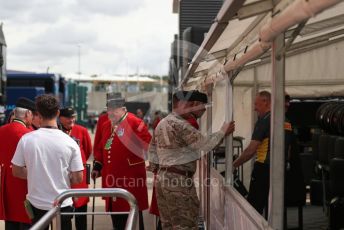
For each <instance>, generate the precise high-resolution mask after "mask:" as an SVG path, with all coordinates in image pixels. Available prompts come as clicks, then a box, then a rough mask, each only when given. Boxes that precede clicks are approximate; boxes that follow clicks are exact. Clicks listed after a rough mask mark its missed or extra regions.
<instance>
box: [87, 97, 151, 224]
mask: <svg viewBox="0 0 344 230" xmlns="http://www.w3.org/2000/svg"><path fill="white" fill-rule="evenodd" d="M124 103H125V100H124V98H121V97H120V96H119V95H118V94H117V95H112V96H111V97H108V100H107V112H108V116H109V119H110V120H109V121H107V122H105V123H104V124H103V126H102V128H101V130H100V131H101V132H102V133H101V136H102V139H101V140H100V144H99V146H101V147H102V149H101V151H96V150H95V151H94V158H95V164H94V167H93V172H92V176H93V177H97V176H99V175H100V173H101V176H102V186H103V188H123V189H126V190H128V191H129V192H130V193H132V194H133V195H134V196H135V198H136V200H137V202H138V205H139V210H140V215H139V217H140V229H143V218H142V210H145V209H147V208H148V197H147V186H146V171H145V159H144V156H145V152H146V150H147V148H148V144H149V142H150V139H151V135H150V134H149V132H148V129H147V126H146V125H145V124H144V122H143V121H142V120H141V119H139V118H137V117H136V116H135V115H134V114H132V113H128V112H127V110H126V108H125V107H124ZM105 200H106V209H107V211H113V212H125V211H129V205H128V203H127V202H126V201H125V200H123V199H121V198H116V199H110V198H106V199H105ZM127 217H128V215H127V214H122V215H112V216H111V219H112V223H113V227H114V229H124V226H125V224H126V220H127Z"/></svg>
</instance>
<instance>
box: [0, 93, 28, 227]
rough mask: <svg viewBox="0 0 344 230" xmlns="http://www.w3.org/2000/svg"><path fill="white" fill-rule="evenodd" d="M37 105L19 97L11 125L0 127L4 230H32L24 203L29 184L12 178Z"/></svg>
mask: <svg viewBox="0 0 344 230" xmlns="http://www.w3.org/2000/svg"><path fill="white" fill-rule="evenodd" d="M34 109H35V103H34V102H33V101H31V100H29V99H27V98H24V97H22V98H19V99H18V100H17V102H16V108H15V109H14V116H15V117H14V119H13V121H12V122H11V123H9V124H7V125H4V126H2V127H0V139H1V140H6V141H2V142H1V143H0V167H1V169H0V176H1V177H0V178H1V181H0V184H1V185H5V186H0V194H1V199H0V219H1V220H4V221H5V229H29V227H30V224H31V220H30V219H29V217H28V216H27V214H26V211H25V208H24V201H25V199H26V194H27V181H26V180H23V179H19V178H16V177H14V176H13V175H12V164H11V159H12V157H13V155H14V152H15V150H16V148H17V144H18V142H19V140H20V138H21V137H22V136H23V135H24V134H26V133H28V132H30V131H31V130H30V129H29V128H28V127H29V126H30V125H31V122H32V110H34Z"/></svg>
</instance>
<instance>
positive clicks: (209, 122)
mask: <svg viewBox="0 0 344 230" xmlns="http://www.w3.org/2000/svg"><path fill="white" fill-rule="evenodd" d="M212 87H213V86H212V85H208V87H207V95H208V99H209V101H210V102H212V101H213V95H212ZM212 131H213V107H212V106H210V107H208V108H207V135H208V136H209V135H211V134H212ZM207 158H208V159H207V172H206V180H205V181H206V201H207V203H206V213H205V215H206V218H207V219H206V229H210V186H211V184H210V181H211V177H210V171H211V168H212V167H213V151H210V153H208V154H207Z"/></svg>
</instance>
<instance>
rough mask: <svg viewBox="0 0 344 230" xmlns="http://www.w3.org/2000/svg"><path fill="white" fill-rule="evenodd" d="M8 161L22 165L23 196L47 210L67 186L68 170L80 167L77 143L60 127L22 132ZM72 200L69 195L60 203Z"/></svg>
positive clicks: (81, 165)
mask: <svg viewBox="0 0 344 230" xmlns="http://www.w3.org/2000/svg"><path fill="white" fill-rule="evenodd" d="M12 164H14V165H17V166H19V167H23V166H26V168H27V181H28V195H27V199H28V200H29V201H30V203H31V204H32V205H33V206H34V207H36V208H38V209H42V210H50V209H51V208H52V207H53V202H54V201H55V198H56V197H57V196H58V195H59V194H60V193H62V192H63V191H65V190H66V189H70V178H69V174H70V173H71V172H77V171H81V170H83V169H84V167H83V163H82V159H81V153H80V148H79V146H78V144H77V143H76V142H75V141H74V140H73V139H72V138H71V137H70V136H68V135H67V134H65V133H63V132H62V131H61V130H58V129H49V128H40V129H38V130H36V131H33V132H30V133H27V134H25V135H24V136H23V137H22V138H21V139H20V141H19V143H18V146H17V149H16V152H15V154H14V156H13V159H12ZM72 204H73V201H72V199H71V198H68V199H66V200H65V201H64V202H63V204H62V207H65V206H69V205H72Z"/></svg>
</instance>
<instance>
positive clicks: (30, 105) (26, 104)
mask: <svg viewBox="0 0 344 230" xmlns="http://www.w3.org/2000/svg"><path fill="white" fill-rule="evenodd" d="M16 107H20V108H23V109H28V110H31V111H36V105H35V102H34V101H32V100H30V99H29V98H26V97H20V98H19V99H18V100H17V101H16Z"/></svg>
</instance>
